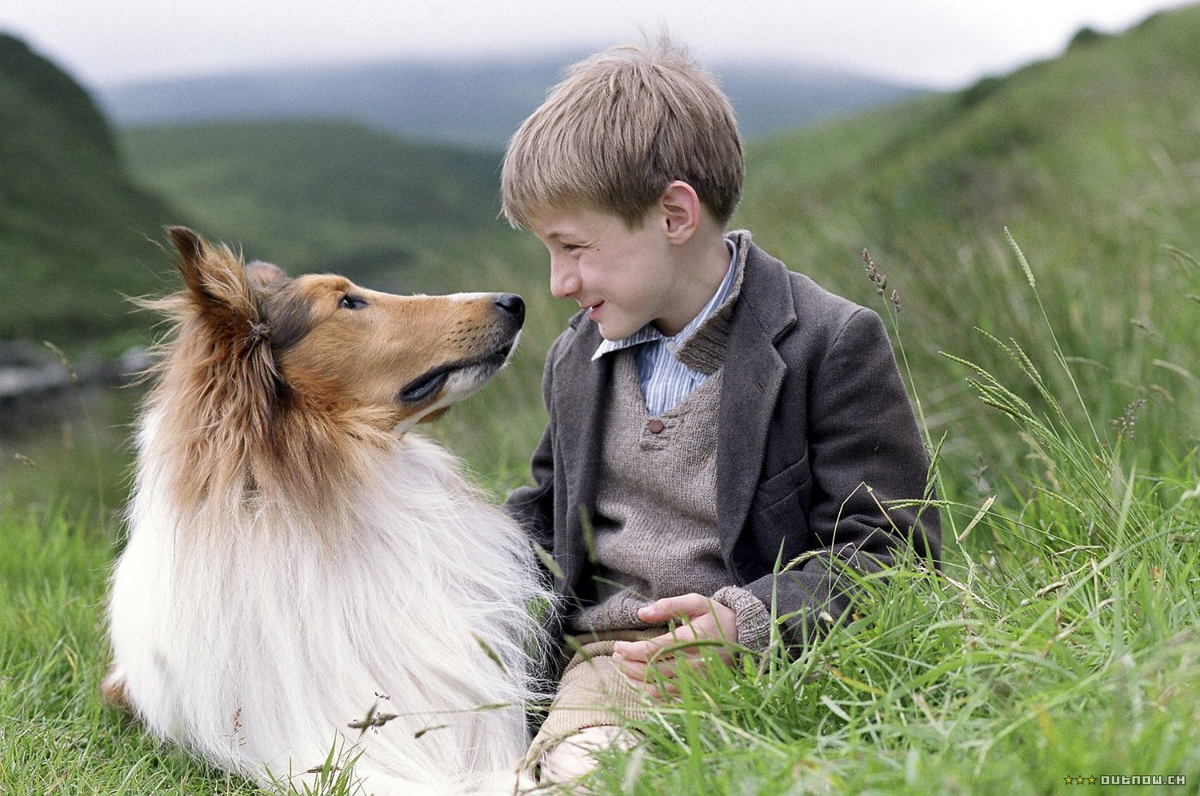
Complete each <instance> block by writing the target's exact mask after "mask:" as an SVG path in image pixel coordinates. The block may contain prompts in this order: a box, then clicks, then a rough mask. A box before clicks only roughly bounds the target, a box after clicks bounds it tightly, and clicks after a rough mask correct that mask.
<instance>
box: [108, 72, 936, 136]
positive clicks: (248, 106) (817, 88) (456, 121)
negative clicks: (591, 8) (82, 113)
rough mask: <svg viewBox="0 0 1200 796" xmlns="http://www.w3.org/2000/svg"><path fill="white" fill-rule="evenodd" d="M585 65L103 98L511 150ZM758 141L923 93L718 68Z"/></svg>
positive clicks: (298, 76)
mask: <svg viewBox="0 0 1200 796" xmlns="http://www.w3.org/2000/svg"><path fill="white" fill-rule="evenodd" d="M584 55H586V53H583V52H579V53H563V54H560V55H558V56H542V57H529V58H522V59H512V58H504V59H501V58H493V59H476V60H470V59H468V60H465V61H455V62H450V61H445V62H437V61H408V62H395V63H380V64H369V65H362V66H347V67H341V68H335V67H328V68H310V69H291V70H278V71H257V72H243V73H237V74H229V75H220V76H213V77H196V78H185V79H175V80H162V81H154V82H146V83H136V84H129V85H117V86H108V87H103V88H101V89H99V97H100V100H101V102H102V103H103V105H104V106H105V108H106V109H107V111H108V112H109V114H110V115H111V117H112V118H113V119H114V120H115V121H116V123H117V124H119V125H122V126H138V125H151V124H153V125H161V124H168V123H185V122H186V123H191V122H206V121H220V120H247V119H288V118H318V119H330V118H339V119H354V120H357V121H360V122H363V123H365V124H368V125H370V126H372V127H374V128H376V129H378V130H383V131H388V132H392V133H397V134H400V135H402V136H405V137H409V138H417V139H425V140H438V141H448V142H454V143H459V144H467V145H473V146H481V147H487V148H493V149H495V148H502V147H503V146H504V143H505V142H506V141H507V140H508V137H509V136H510V135H512V132H513V131H514V130H515V129H516V128H517V126H518V125H519V124H520V123H521V121H522V120H523V119H524V118H525V117H526V116H527V115H528V114H529V113H530V112H531V111H532V110H533V109H534V108H536V107H537V106H538V104H539V103H540V102H541V101H542V99H543V98H544V97H545V93H546V91H547V89H548V88H549V87H550V86H552V85H553V84H554V83H556V82H557V81H558V79H559V78H560V77H561V72H562V70H563V68H564V67H565V66H567V65H568V64H570V63H572V62H574V61H576V60H578V59H579V58H581V57H583V56H584ZM713 68H714V71H715V72H716V73H717V74H718V75H719V76H720V78H721V84H722V87H723V88H724V90H725V91H726V93H727V94H728V95H729V97H730V99H731V101H732V103H733V106H734V108H735V110H736V111H737V114H738V119H739V122H740V124H741V126H742V131H743V133H744V134H745V135H747V136H757V135H762V134H765V133H769V132H774V131H778V130H782V129H786V128H790V127H796V126H798V125H801V124H805V123H809V122H812V121H815V120H818V119H827V118H830V117H833V116H838V115H845V114H847V113H851V112H854V111H858V110H862V109H864V108H869V107H875V106H878V105H883V104H887V103H891V102H897V101H900V100H903V99H907V98H911V97H913V96H914V95H916V94H918V93H920V92H919V91H918V90H916V89H913V88H911V87H906V86H901V85H896V84H893V83H888V82H886V81H881V80H875V79H871V78H867V77H863V76H861V75H855V74H850V73H846V72H839V71H835V70H829V69H818V68H808V67H799V66H793V65H782V64H761V65H745V64H726V65H721V64H716V65H714V67H713Z"/></svg>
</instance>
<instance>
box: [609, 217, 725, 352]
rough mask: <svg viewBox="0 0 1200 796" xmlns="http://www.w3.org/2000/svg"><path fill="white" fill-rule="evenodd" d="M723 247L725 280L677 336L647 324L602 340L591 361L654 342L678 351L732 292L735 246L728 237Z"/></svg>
mask: <svg viewBox="0 0 1200 796" xmlns="http://www.w3.org/2000/svg"><path fill="white" fill-rule="evenodd" d="M725 245H726V247H728V249H729V251H730V255H729V270H727V271H726V272H725V278H724V279H722V280H721V284H720V286H719V287H718V288H717V292H716V293H714V294H713V297H712V298H710V299H709V300H708V303H707V304H705V305H704V309H702V310H700V313H699V314H698V315H696V317H695V318H692V320H691V321H690V322H689V323H688V325H687V326H685V327H683V328H682V329H681V330H680V331H679V333H678V334H676V335H673V336H670V337H668V336H667V335H665V334H663V333H662V332H660V331H659V330H658V328H657V327H656V326H655V325H654V324H653V323H648V324H646V325H645V326H643V327H642V328H641V329H638V330H637V331H636V332H634V333H633V334H631V335H629V336H628V337H622V338H621V339H620V340H602V341H601V342H600V345H598V346H597V347H596V353H594V354H592V361H593V362H595V361H596V360H597V359H599V358H600V357H602V356H604V355H605V354H610V353H612V352H613V351H620V350H621V349H623V348H630V347H631V346H635V345H640V344H642V343H649V342H653V341H655V340H664V341H666V343H667V345H668V346H669V347H670V348H671V349H672V350H674V349H678V347H679V346H681V345H683V343H684V341H686V340H687V339H688V338H689V337H691V336H692V335H693V334H694V333H695V332H696V330H697V329H699V328H700V324H702V323H704V321H705V320H706V319H707V318H708V316H710V315H712V314H713V312H714V311H715V310H716V309H717V307H720V306H721V305H722V304H724V303H725V299H727V298H729V293H730V291H732V290H733V283H734V277H735V276H736V275H737V255H738V252H737V245H736V244H735V243H734V241H733V240H732V239H731V238H728V237H727V238H725Z"/></svg>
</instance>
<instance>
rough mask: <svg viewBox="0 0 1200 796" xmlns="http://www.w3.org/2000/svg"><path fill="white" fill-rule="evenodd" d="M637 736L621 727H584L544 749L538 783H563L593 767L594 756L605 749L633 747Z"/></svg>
mask: <svg viewBox="0 0 1200 796" xmlns="http://www.w3.org/2000/svg"><path fill="white" fill-rule="evenodd" d="M637 742H638V735H637V734H636V733H634V732H633V731H632V730H627V729H625V728H624V727H615V726H599V727H586V728H584V729H582V730H580V731H579V732H577V733H574V734H572V735H568V736H567V737H566V738H564V739H562V740H561V741H559V742H557V743H556V744H554V745H553V746H551V747H550V748H549V749H547V750H546V751H545V752H544V753H543V754H542V757H541V760H539V761H538V782H539V783H540V784H542V785H566V784H569V783H571V782H574V781H576V780H578V779H579V778H580V777H582V776H584V775H585V774H587V773H588V772H590V771H591V770H592V769H594V768H595V767H596V763H597V761H596V756H597V754H598V753H600V752H603V751H604V750H605V749H611V748H617V749H621V750H627V749H632V748H633V747H634V746H636V745H637Z"/></svg>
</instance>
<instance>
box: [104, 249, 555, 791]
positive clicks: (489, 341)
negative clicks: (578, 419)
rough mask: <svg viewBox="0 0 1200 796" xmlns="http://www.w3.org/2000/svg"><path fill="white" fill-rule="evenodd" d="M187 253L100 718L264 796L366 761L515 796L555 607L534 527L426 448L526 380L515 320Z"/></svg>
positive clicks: (366, 784)
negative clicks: (538, 662)
mask: <svg viewBox="0 0 1200 796" xmlns="http://www.w3.org/2000/svg"><path fill="white" fill-rule="evenodd" d="M168 234H169V237H170V239H171V241H172V243H173V244H174V247H175V249H176V250H177V253H178V267H179V271H180V273H181V274H182V277H183V283H184V289H183V290H182V292H179V293H177V294H175V295H173V296H169V297H167V298H165V299H159V300H156V301H148V302H145V304H147V305H148V306H150V307H152V308H154V309H156V310H158V311H161V312H163V313H165V314H166V315H167V316H168V317H169V318H170V319H172V320H173V322H174V325H173V328H172V331H171V332H170V333H169V334H168V336H167V338H166V342H165V343H164V344H163V346H162V356H161V359H160V360H159V362H158V364H157V365H156V366H155V372H154V377H155V382H154V385H153V387H152V389H151V390H150V392H149V393H148V395H147V397H146V399H145V403H144V406H143V407H142V412H141V414H140V417H139V421H138V428H137V434H136V449H137V459H136V465H135V472H134V482H133V489H132V493H131V497H130V502H129V506H128V510H127V519H126V523H127V529H128V541H127V544H126V546H125V548H124V550H123V552H122V553H121V554H120V556H119V559H118V561H117V563H116V566H115V569H114V573H113V578H112V584H111V596H110V600H109V604H108V620H109V636H110V641H111V647H112V657H113V663H112V667H111V670H110V671H109V673H108V675H107V677H106V678H105V681H104V684H103V686H102V691H103V694H104V697H105V698H106V699H107V700H108V701H109V702H110V703H114V704H117V705H119V706H122V707H125V708H127V709H128V710H130V711H131V712H132V713H133V714H134V715H135V716H136V717H137V718H138V719H139V720H140V721H141V722H142V723H144V725H145V726H146V727H147V728H148V729H149V730H150V731H152V732H153V733H154V734H156V735H158V736H161V737H162V738H165V739H168V740H170V741H173V742H176V743H178V744H181V745H182V746H183V747H185V748H186V749H187V750H189V751H190V752H191V753H193V754H194V755H197V756H199V757H200V758H203V759H204V760H206V761H208V762H210V763H212V764H214V765H216V766H218V767H220V768H222V769H226V770H229V771H233V772H236V773H239V774H242V775H244V776H247V777H250V778H253V779H255V780H257V781H259V782H260V783H262V784H264V785H276V786H277V785H279V784H283V783H287V784H288V785H290V786H291V787H294V788H297V789H300V788H301V787H302V786H303V785H304V784H305V783H308V784H309V786H310V787H311V784H312V783H313V782H315V781H316V777H317V776H318V775H317V774H316V773H315V769H316V768H318V767H320V766H321V764H322V763H324V762H325V761H326V760H327V759H333V760H335V761H338V760H340V761H342V762H345V761H347V760H352V759H354V758H357V759H356V760H355V762H354V764H353V766H352V767H351V768H350V769H349V770H350V771H351V772H352V774H353V776H354V777H355V778H356V780H357V783H358V785H360V786H361V787H362V788H363V792H366V793H374V794H377V795H378V796H384V795H385V794H386V795H387V796H401V795H402V796H420V795H422V794H442V793H462V792H505V793H513V792H514V788H515V787H516V782H517V774H516V771H517V768H518V765H519V761H520V759H521V757H522V755H523V754H524V752H525V748H526V744H527V741H528V738H527V735H526V722H525V716H524V710H523V706H524V705H525V704H526V703H527V701H528V700H529V699H530V698H531V697H532V696H533V690H532V688H531V684H532V682H533V681H532V679H531V675H530V672H531V670H532V667H531V652H532V650H533V648H534V645H535V644H536V643H537V642H538V635H539V632H540V631H539V630H538V629H537V625H538V623H537V622H536V621H535V620H534V619H533V612H534V611H535V609H536V608H537V606H538V605H539V604H548V601H549V599H550V597H549V594H550V592H549V591H548V590H547V589H546V587H545V584H544V583H543V582H542V581H541V579H540V578H539V575H538V568H537V565H536V559H535V556H534V553H533V550H532V546H531V544H530V543H529V542H528V541H527V539H526V538H525V536H524V535H523V533H522V531H521V529H520V528H519V527H518V525H517V524H515V523H514V522H513V521H512V520H511V519H509V518H508V516H507V515H505V514H504V513H503V512H502V511H501V510H500V509H499V508H498V507H496V506H494V505H492V504H490V503H489V502H488V501H487V500H486V499H485V497H484V496H483V495H482V493H481V492H480V491H479V490H478V489H477V488H475V487H473V486H472V485H471V484H470V483H469V481H468V480H467V479H466V478H465V477H464V475H463V474H462V472H461V467H460V466H459V464H458V462H457V460H455V459H454V458H453V457H451V456H450V455H449V454H448V453H447V452H446V451H445V450H444V449H442V448H441V447H440V446H438V445H436V444H435V443H433V442H431V441H429V440H427V439H425V438H423V437H421V436H419V435H417V434H415V433H410V431H411V429H412V428H413V427H414V426H415V425H417V424H418V423H422V422H426V421H429V420H432V419H434V418H435V417H437V416H438V415H440V414H441V413H442V412H444V411H445V410H446V409H447V408H448V407H449V406H450V405H451V404H453V403H455V402H457V401H460V400H462V399H463V398H465V397H467V396H468V395H470V394H472V393H474V392H476V391H477V390H479V389H480V388H481V387H482V386H483V385H484V384H485V383H486V382H487V381H488V380H489V379H491V378H492V376H494V375H495V374H496V373H497V371H499V370H500V369H501V368H502V367H503V366H504V365H505V364H506V363H507V361H508V358H509V355H510V352H511V351H512V350H513V347H514V346H515V345H516V342H517V338H518V336H519V334H520V329H521V326H522V324H523V320H524V304H523V302H522V301H521V298H520V297H519V296H516V295H512V294H492V293H486V294H485V293H473V294H456V295H451V296H396V295H391V294H386V293H379V292H374V291H370V290H365V289H363V288H360V287H358V286H356V285H354V284H353V283H351V282H350V281H348V280H346V279H344V278H342V277H339V276H331V275H307V276H301V277H297V278H294V279H291V278H288V277H287V276H286V275H285V273H284V272H283V271H282V270H280V269H279V268H277V267H276V266H273V265H269V264H267V263H261V262H253V263H251V264H250V265H248V266H244V265H243V261H242V259H241V258H240V256H237V255H235V254H234V253H233V252H232V251H231V250H230V249H229V248H228V247H225V246H214V245H211V244H209V243H208V242H206V241H205V240H204V239H203V238H201V237H200V236H199V235H197V234H196V233H195V232H192V231H191V230H189V229H187V228H184V227H172V228H170V229H169V230H168ZM331 754H332V758H331ZM306 772H307V773H306ZM297 775H299V776H297ZM305 777H307V778H308V779H305ZM355 792H357V791H355Z"/></svg>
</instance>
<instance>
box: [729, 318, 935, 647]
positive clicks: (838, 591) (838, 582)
mask: <svg viewBox="0 0 1200 796" xmlns="http://www.w3.org/2000/svg"><path fill="white" fill-rule="evenodd" d="M806 431H807V439H808V449H807V453H808V457H809V468H808V470H809V473H810V474H811V479H812V480H811V487H810V493H809V494H810V496H811V499H810V502H809V505H808V506H807V507H805V506H803V505H802V502H801V501H799V500H794V501H790V502H785V501H781V503H782V504H783V505H780V506H767V507H764V508H763V509H762V510H763V511H764V512H766V513H767V514H768V515H770V517H772V518H777V519H778V521H779V522H780V523H781V524H782V525H784V526H786V527H781V528H777V529H776V532H777V533H779V534H780V535H786V534H790V533H796V532H797V531H796V530H795V529H796V528H802V527H803V526H804V525H805V523H804V517H803V516H798V515H797V514H796V512H804V511H805V510H806V509H807V513H808V517H807V527H808V529H809V533H810V534H811V536H810V538H809V539H808V540H807V542H806V543H805V545H804V546H805V547H806V548H807V551H806V552H804V553H802V554H801V555H800V556H799V557H798V560H793V561H791V562H789V561H783V562H781V567H782V569H781V571H780V572H779V573H778V574H775V573H774V572H772V573H771V574H770V575H767V576H765V577H762V578H759V579H758V580H755V581H753V582H751V583H748V584H746V587H745V588H746V589H747V590H748V591H750V592H751V593H753V594H754V595H755V596H756V597H758V598H759V599H760V600H762V602H763V604H764V605H766V606H768V607H769V606H771V605H774V606H775V612H776V615H777V616H778V617H779V618H781V619H784V621H783V624H782V627H783V633H784V638H785V641H787V642H788V643H789V644H790V645H793V646H795V645H799V644H802V643H803V642H804V640H805V638H806V637H808V636H811V634H812V633H814V632H817V631H819V630H820V629H821V624H822V622H823V621H824V622H827V621H828V619H829V618H836V617H838V616H840V615H841V614H843V613H844V612H846V610H847V609H848V608H849V607H850V602H851V594H850V579H849V578H848V577H847V576H846V574H845V571H844V570H845V565H848V566H849V567H851V568H853V569H855V570H857V571H859V572H872V571H878V570H879V569H881V568H883V567H887V566H890V565H892V564H893V563H894V561H895V554H896V551H897V550H898V549H899V548H901V547H903V546H906V545H909V544H910V543H911V544H912V545H913V546H914V548H915V552H916V553H917V555H918V556H921V557H925V556H929V557H932V559H933V561H934V562H935V563H936V561H937V560H938V558H939V556H940V552H941V531H940V522H939V517H938V513H937V510H936V509H934V508H926V509H924V510H921V509H918V508H911V507H910V508H899V507H895V506H890V505H889V503H890V502H892V501H904V500H920V499H922V498H926V497H928V495H927V494H926V484H927V480H928V469H929V460H928V456H927V454H926V450H925V446H924V443H923V441H922V439H921V435H920V431H919V430H918V427H917V423H916V419H915V418H914V416H913V410H912V405H911V404H910V402H909V399H908V394H907V392H906V391H905V389H904V383H903V381H902V380H901V378H900V373H899V370H898V369H897V367H896V360H895V357H894V355H893V353H892V348H891V344H890V343H889V342H888V337H887V332H886V331H885V330H884V327H883V322H882V320H881V319H880V318H879V316H878V315H877V314H875V313H874V312H872V311H870V310H867V309H864V308H859V309H857V310H856V311H855V312H854V313H853V314H851V315H850V316H849V318H847V320H846V321H845V323H844V324H843V325H842V327H841V329H840V331H838V333H837V335H836V337H835V338H834V341H833V343H832V344H831V345H830V346H829V347H828V349H827V351H826V354H825V356H824V357H823V358H822V359H821V360H820V361H819V362H818V363H817V364H816V365H815V366H814V367H813V368H812V370H811V371H810V373H809V400H808V418H807V427H806ZM772 512H774V513H772ZM789 547H790V545H789ZM793 549H795V548H793ZM771 563H772V564H773V563H774V562H771ZM822 612H826V613H827V614H828V618H826V619H824V620H822V617H821V613H822Z"/></svg>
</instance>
